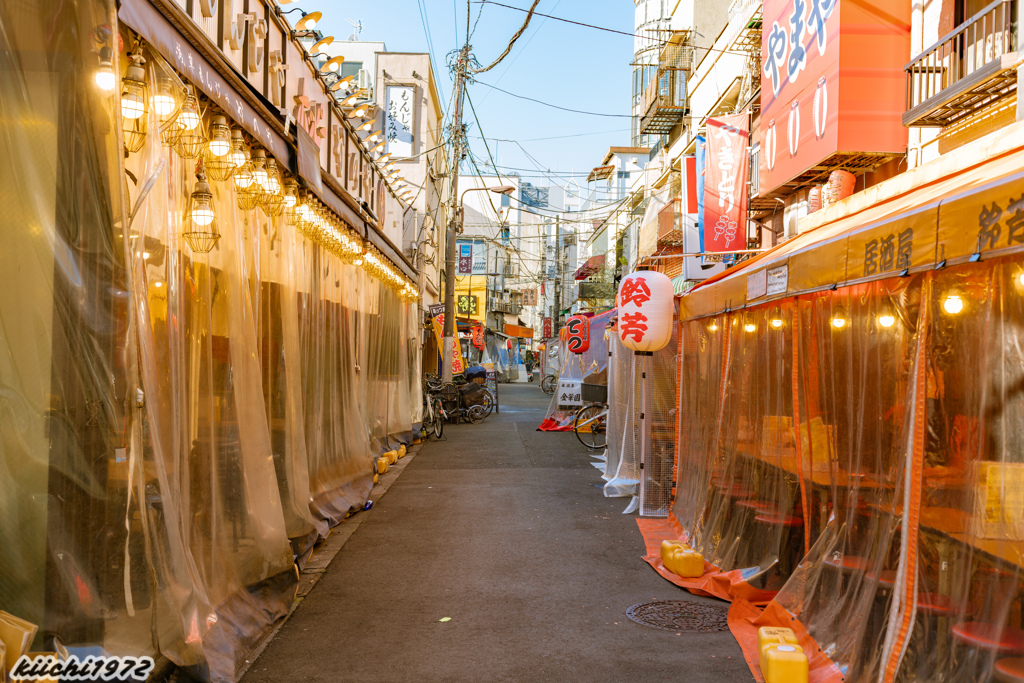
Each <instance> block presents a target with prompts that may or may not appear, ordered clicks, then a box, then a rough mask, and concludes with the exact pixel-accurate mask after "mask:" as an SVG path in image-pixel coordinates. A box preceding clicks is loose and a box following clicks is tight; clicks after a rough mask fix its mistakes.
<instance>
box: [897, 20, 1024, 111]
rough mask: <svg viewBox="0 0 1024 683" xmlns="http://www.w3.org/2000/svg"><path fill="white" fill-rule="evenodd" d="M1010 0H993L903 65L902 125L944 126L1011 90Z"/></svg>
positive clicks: (1014, 78) (1012, 25)
mask: <svg viewBox="0 0 1024 683" xmlns="http://www.w3.org/2000/svg"><path fill="white" fill-rule="evenodd" d="M1016 6H1017V2H1016V0H996V2H993V3H992V4H990V5H989V6H988V7H986V8H985V9H983V10H981V11H980V12H978V13H977V14H975V15H974V16H973V17H971V18H970V19H968V20H967V21H966V22H964V23H963V24H961V25H960V26H958V27H957V28H956V29H955V30H953V32H951V33H949V34H948V35H946V36H945V37H943V38H942V39H941V40H939V42H937V43H936V44H935V45H932V46H931V47H930V48H928V49H927V50H925V51H924V52H923V53H921V54H920V55H919V56H918V57H917V58H916V59H914V60H913V61H912V62H910V63H909V64H907V65H906V66H905V67H904V71H906V73H907V111H906V113H904V114H903V125H905V126H949V125H951V124H953V123H956V122H957V121H960V120H962V119H965V118H967V117H969V116H971V115H973V114H975V113H977V112H979V111H981V110H983V109H985V108H986V107H989V106H991V105H992V104H995V103H996V102H999V101H1000V100H1002V99H1004V98H1006V97H1009V96H1010V95H1013V94H1014V93H1015V92H1016V91H1017V71H1016V68H1015V65H1016V62H1017V53H1016V49H1017V47H1016V43H1017V40H1016V37H1017V35H1016V34H1017V32H1016V27H1015V17H1016V12H1017V7H1016Z"/></svg>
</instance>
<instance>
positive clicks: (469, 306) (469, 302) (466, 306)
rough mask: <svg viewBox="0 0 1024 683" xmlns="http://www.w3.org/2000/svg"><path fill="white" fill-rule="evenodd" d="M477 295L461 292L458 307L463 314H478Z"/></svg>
mask: <svg viewBox="0 0 1024 683" xmlns="http://www.w3.org/2000/svg"><path fill="white" fill-rule="evenodd" d="M477 299H479V297H477V296H471V295H469V294H459V297H458V303H457V304H456V308H457V309H458V312H459V313H460V314H462V315H476V314H477V305H476V302H477Z"/></svg>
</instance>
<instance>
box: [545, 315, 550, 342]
mask: <svg viewBox="0 0 1024 683" xmlns="http://www.w3.org/2000/svg"><path fill="white" fill-rule="evenodd" d="M550 337H551V318H544V338H545V339H549V338H550Z"/></svg>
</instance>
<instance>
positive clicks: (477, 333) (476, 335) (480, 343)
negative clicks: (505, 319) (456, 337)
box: [473, 325, 484, 350]
mask: <svg viewBox="0 0 1024 683" xmlns="http://www.w3.org/2000/svg"><path fill="white" fill-rule="evenodd" d="M473 346H475V347H476V348H478V349H481V350H483V348H484V328H482V327H480V326H479V325H476V326H474V327H473Z"/></svg>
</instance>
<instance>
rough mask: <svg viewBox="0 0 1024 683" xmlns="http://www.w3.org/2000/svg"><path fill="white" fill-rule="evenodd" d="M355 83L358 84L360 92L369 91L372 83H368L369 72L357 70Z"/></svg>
mask: <svg viewBox="0 0 1024 683" xmlns="http://www.w3.org/2000/svg"><path fill="white" fill-rule="evenodd" d="M356 82H357V83H358V84H359V89H360V90H369V89H370V88H371V87H372V86H373V83H371V82H370V72H369V71H367V70H366V69H360V70H359V74H358V75H357V76H356Z"/></svg>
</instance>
